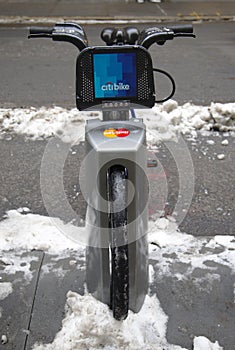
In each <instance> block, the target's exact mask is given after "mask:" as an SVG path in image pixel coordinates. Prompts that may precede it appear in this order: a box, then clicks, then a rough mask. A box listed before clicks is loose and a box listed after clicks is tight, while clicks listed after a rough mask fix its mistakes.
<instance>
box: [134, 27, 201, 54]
mask: <svg viewBox="0 0 235 350" xmlns="http://www.w3.org/2000/svg"><path fill="white" fill-rule="evenodd" d="M175 37H192V38H195V35H194V34H193V26H192V25H189V24H186V25H176V26H169V27H163V26H161V27H151V28H146V29H144V30H143V31H142V32H141V33H140V35H139V39H138V44H139V45H141V46H144V47H145V48H146V49H148V48H149V47H150V46H151V45H153V44H154V43H157V44H158V45H163V44H165V42H166V41H167V40H172V39H174V38H175Z"/></svg>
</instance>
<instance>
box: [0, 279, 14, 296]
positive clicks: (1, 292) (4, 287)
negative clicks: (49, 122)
mask: <svg viewBox="0 0 235 350" xmlns="http://www.w3.org/2000/svg"><path fill="white" fill-rule="evenodd" d="M12 292H13V289H12V283H11V282H0V300H3V299H5V298H6V297H8V295H9V294H11V293H12Z"/></svg>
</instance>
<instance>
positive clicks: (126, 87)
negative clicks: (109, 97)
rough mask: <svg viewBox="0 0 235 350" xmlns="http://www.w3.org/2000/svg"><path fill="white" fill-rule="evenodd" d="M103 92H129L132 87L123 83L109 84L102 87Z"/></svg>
mask: <svg viewBox="0 0 235 350" xmlns="http://www.w3.org/2000/svg"><path fill="white" fill-rule="evenodd" d="M101 90H102V91H121V90H125V91H128V90H130V85H129V84H123V83H118V84H116V83H112V82H107V83H106V84H103V85H101Z"/></svg>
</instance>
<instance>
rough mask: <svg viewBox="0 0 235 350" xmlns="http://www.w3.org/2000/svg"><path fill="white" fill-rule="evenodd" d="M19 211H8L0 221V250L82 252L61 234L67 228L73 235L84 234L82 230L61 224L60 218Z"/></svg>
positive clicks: (81, 228) (79, 247)
mask: <svg viewBox="0 0 235 350" xmlns="http://www.w3.org/2000/svg"><path fill="white" fill-rule="evenodd" d="M21 211H22V209H18V210H10V211H8V212H7V215H6V219H5V220H3V221H2V222H0V247H1V249H2V250H5V251H7V250H11V249H16V250H19V249H24V250H32V249H37V250H44V251H48V252H50V253H58V252H61V251H63V250H66V249H74V250H75V249H76V250H79V249H83V248H82V247H81V246H79V245H78V244H76V243H75V242H73V241H71V240H70V239H68V238H67V237H66V236H65V235H63V234H62V233H63V232H66V231H67V230H68V229H69V228H71V231H75V232H76V234H79V232H81V235H83V234H84V228H83V227H75V226H73V225H71V224H64V223H63V222H62V221H61V220H60V219H56V218H53V219H52V218H50V217H47V216H40V215H36V214H31V213H28V214H27V215H25V214H22V213H21Z"/></svg>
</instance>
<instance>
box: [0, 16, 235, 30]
mask: <svg viewBox="0 0 235 350" xmlns="http://www.w3.org/2000/svg"><path fill="white" fill-rule="evenodd" d="M66 21H73V22H75V23H76V22H78V23H81V24H90V25H91V24H99V23H100V24H105V23H107V24H109V23H110V24H112V23H113V24H115V23H116V24H118V23H119V24H122V23H123V24H126V23H166V22H197V23H200V22H219V21H223V22H228V21H235V15H230V16H229V15H226V16H199V15H196V16H164V17H156V16H155V17H152V16H145V17H140V18H136V17H125V16H120V17H119V16H114V17H98V18H97V17H78V16H75V17H71V16H64V17H60V16H58V17H27V16H7V17H3V16H0V27H4V26H6V27H8V26H17V27H20V26H22V27H27V26H31V25H54V24H55V23H58V22H66Z"/></svg>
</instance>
